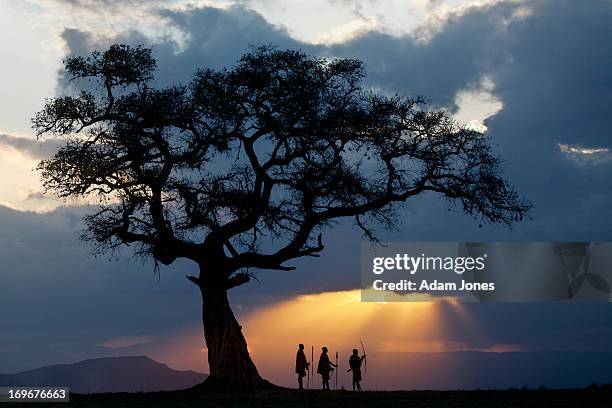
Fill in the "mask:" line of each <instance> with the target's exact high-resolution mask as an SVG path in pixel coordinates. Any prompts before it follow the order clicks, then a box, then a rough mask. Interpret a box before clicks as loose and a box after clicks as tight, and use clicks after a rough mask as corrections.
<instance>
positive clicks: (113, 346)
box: [96, 336, 153, 349]
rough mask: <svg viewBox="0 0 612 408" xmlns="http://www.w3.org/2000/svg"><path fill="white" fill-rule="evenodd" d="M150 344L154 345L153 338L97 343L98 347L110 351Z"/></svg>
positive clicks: (118, 338)
mask: <svg viewBox="0 0 612 408" xmlns="http://www.w3.org/2000/svg"><path fill="white" fill-rule="evenodd" d="M149 343H153V337H151V336H138V337H116V338H113V339H110V340H106V341H103V342H101V343H97V344H96V346H99V347H106V348H110V349H120V348H126V347H132V346H137V345H141V344H149Z"/></svg>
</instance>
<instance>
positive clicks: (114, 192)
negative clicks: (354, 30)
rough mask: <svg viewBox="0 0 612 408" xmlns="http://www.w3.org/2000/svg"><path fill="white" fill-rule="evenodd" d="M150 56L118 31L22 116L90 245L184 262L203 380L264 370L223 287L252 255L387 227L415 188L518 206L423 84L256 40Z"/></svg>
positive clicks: (53, 187)
mask: <svg viewBox="0 0 612 408" xmlns="http://www.w3.org/2000/svg"><path fill="white" fill-rule="evenodd" d="M155 68H156V61H155V60H154V59H153V58H152V56H151V51H150V50H149V49H147V48H143V47H130V46H128V45H113V46H111V47H110V48H109V49H108V50H106V51H104V52H99V51H95V52H93V53H92V54H91V55H90V56H88V57H80V56H79V57H70V58H67V59H66V60H65V70H66V73H67V77H68V78H70V79H71V81H73V82H72V84H73V86H72V89H73V92H72V93H70V94H68V95H67V96H59V97H55V98H52V99H48V100H47V101H46V103H45V106H44V108H43V109H42V110H41V111H40V112H38V113H37V114H36V115H35V117H34V118H33V127H34V128H35V130H36V131H37V134H38V135H39V137H43V136H45V135H46V136H53V137H61V138H64V139H65V144H64V145H63V146H62V147H61V148H60V149H59V150H58V151H57V153H56V154H55V155H54V156H53V157H52V158H50V159H48V160H43V161H42V162H41V163H40V164H39V169H40V171H41V174H42V179H43V183H44V186H45V188H46V190H47V191H53V192H55V193H56V194H57V195H59V196H60V197H87V198H89V199H90V200H91V199H92V197H97V198H99V200H100V208H99V209H98V210H97V211H95V212H93V213H91V214H90V215H88V216H86V217H85V224H86V230H85V231H84V235H83V237H84V238H85V239H87V240H91V241H93V242H95V243H97V245H99V248H101V249H103V250H107V249H111V250H114V249H117V248H119V247H121V246H126V245H131V244H134V246H135V249H134V254H136V255H141V256H149V257H152V258H153V260H154V261H155V262H156V265H157V263H161V264H164V265H170V264H172V263H173V262H174V261H175V260H176V259H177V258H187V259H190V260H192V261H194V262H195V263H196V264H197V266H198V269H199V274H198V275H197V276H189V277H188V278H189V279H190V280H191V281H192V282H193V283H194V284H195V285H197V287H198V288H199V290H200V291H201V294H202V299H203V302H202V303H203V310H202V316H203V325H204V335H205V340H206V345H207V347H208V360H209V365H210V376H209V377H208V379H207V380H206V383H205V384H207V385H211V386H214V387H217V388H219V387H221V388H225V387H227V388H230V389H253V388H257V387H262V386H265V385H266V384H268V383H267V382H266V381H265V380H263V379H262V378H261V377H260V375H259V374H258V372H257V369H256V367H255V365H254V364H253V362H252V361H251V358H250V356H249V353H248V351H247V344H246V341H245V339H244V337H243V335H242V332H241V326H240V325H239V324H238V322H237V320H236V319H235V317H234V315H233V313H232V310H231V308H230V305H229V302H228V296H227V293H228V290H230V289H231V288H234V287H236V286H239V285H243V284H245V283H247V282H249V280H250V279H251V277H252V273H253V272H252V270H253V269H262V270H266V269H276V270H283V271H289V270H292V269H294V268H293V267H291V266H288V265H287V261H290V260H292V259H296V258H300V257H306V256H317V255H318V253H319V252H321V251H322V250H323V248H324V245H323V240H322V235H321V232H322V231H324V230H325V229H326V228H329V227H331V226H332V224H333V222H334V220H337V219H339V218H343V217H351V218H352V219H353V220H354V222H355V224H356V226H357V227H358V228H360V229H361V231H362V232H363V234H365V236H366V237H367V238H369V239H373V240H375V239H376V236H375V230H374V229H373V227H374V226H376V225H380V224H381V223H382V225H383V226H386V227H392V226H393V225H394V224H395V221H396V219H395V217H396V216H397V214H398V209H399V208H400V207H401V205H402V204H403V203H405V202H406V201H407V200H409V199H411V198H413V197H416V196H418V195H421V194H423V193H426V192H433V193H436V194H439V195H440V196H441V197H443V198H445V199H447V200H449V201H452V202H456V203H458V204H459V205H460V206H461V208H462V209H463V211H464V212H465V213H467V214H471V215H473V216H474V217H476V218H481V219H483V220H484V221H490V222H494V223H503V224H512V223H514V222H517V221H520V220H521V219H522V218H523V217H524V216H525V215H526V213H527V211H528V209H529V204H528V203H527V202H525V201H523V200H522V199H521V198H520V197H518V195H517V193H516V192H515V191H514V190H513V189H512V188H511V187H510V186H509V185H508V183H507V182H506V181H505V180H504V179H502V178H501V177H500V171H499V166H498V164H499V159H498V158H497V157H496V156H495V155H494V154H493V153H492V151H491V147H490V144H489V140H488V137H487V136H486V135H483V134H481V133H479V132H477V131H475V130H471V129H469V128H466V127H463V126H461V125H460V124H458V123H456V122H455V121H454V120H453V119H452V118H451V117H450V115H449V114H448V113H447V112H445V111H441V110H432V109H429V108H428V107H427V105H426V104H425V102H424V101H423V100H422V99H411V98H406V97H401V96H397V95H396V96H385V95H380V94H377V93H376V92H374V91H372V90H370V89H367V88H365V87H364V86H363V85H362V80H363V78H364V76H365V73H364V67H363V64H362V63H361V62H360V61H357V60H353V59H326V58H314V57H311V56H309V55H306V54H304V53H302V52H299V51H292V50H278V49H276V48H273V47H259V48H254V49H252V50H251V51H250V52H249V53H247V54H245V55H243V56H242V58H241V59H240V60H239V61H238V62H237V64H236V65H235V66H234V67H233V68H231V69H226V70H221V71H215V70H210V69H207V70H201V71H197V73H196V74H195V75H194V77H193V80H192V81H191V82H190V83H189V84H187V85H174V86H170V87H165V88H159V87H156V86H154V84H153V81H152V80H153V73H154V71H155ZM76 89H80V91H78V92H77V91H76ZM264 244H265V245H264Z"/></svg>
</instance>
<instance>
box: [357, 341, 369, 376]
mask: <svg viewBox="0 0 612 408" xmlns="http://www.w3.org/2000/svg"><path fill="white" fill-rule="evenodd" d="M359 343H361V352H362V354H363V355H364V356H365V358H364V359H363V362H364V367H363V368H364V373H365V374H367V373H368V357H367V354H366V352H365V346H364V345H363V341H362V340H359Z"/></svg>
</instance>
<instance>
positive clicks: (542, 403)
mask: <svg viewBox="0 0 612 408" xmlns="http://www.w3.org/2000/svg"><path fill="white" fill-rule="evenodd" d="M31 405H34V406H44V407H45V408H48V407H55V406H57V407H88V408H94V407H142V408H144V407H147V408H153V407H206V408H214V407H254V408H259V407H261V408H263V407H274V408H277V407H279V408H280V407H292V408H300V407H330V408H331V407H334V408H340V407H348V408H358V407H368V408H369V407H411V408H421V407H423V408H424V407H432V408H438V407H439V408H442V407H444V408H461V407H470V408H476V407H487V408H497V407H499V408H502V407H503V408H514V407H516V408H519V407H520V408H523V407H534V408H535V407H537V408H545V407H550V408H553V407H554V408H564V407H589V408H591V407H601V408H604V407H605V408H610V407H612V387H611V386H603V387H589V388H588V389H577V390H507V391H393V392H381V391H366V392H362V393H360V394H357V393H352V392H348V391H330V392H323V391H307V392H299V391H295V390H280V391H273V392H266V393H262V394H257V395H253V396H250V397H247V396H238V395H234V396H224V397H222V396H201V395H198V394H196V393H193V392H190V391H176V392H159V393H145V394H127V393H116V394H91V395H74V394H73V395H71V396H70V403H62V404H52V403H44V404H31ZM23 406H28V405H27V404H19V403H4V404H2V403H0V407H7V408H17V407H23Z"/></svg>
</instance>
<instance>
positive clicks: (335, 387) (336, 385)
mask: <svg viewBox="0 0 612 408" xmlns="http://www.w3.org/2000/svg"><path fill="white" fill-rule="evenodd" d="M334 389H335V390H336V391H337V390H338V352H337V351H336V382H335V384H334Z"/></svg>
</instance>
